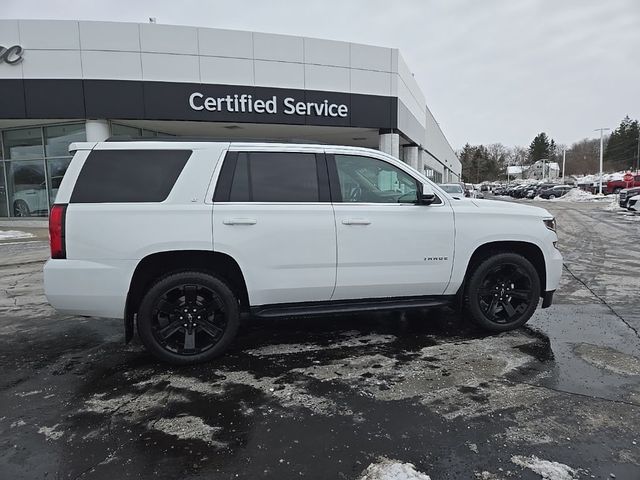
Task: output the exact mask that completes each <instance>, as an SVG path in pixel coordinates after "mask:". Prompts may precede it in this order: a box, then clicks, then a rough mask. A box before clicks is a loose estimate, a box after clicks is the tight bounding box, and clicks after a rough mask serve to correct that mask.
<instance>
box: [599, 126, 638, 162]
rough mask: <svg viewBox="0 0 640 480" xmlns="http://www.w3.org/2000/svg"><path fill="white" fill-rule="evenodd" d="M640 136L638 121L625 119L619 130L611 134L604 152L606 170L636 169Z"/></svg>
mask: <svg viewBox="0 0 640 480" xmlns="http://www.w3.org/2000/svg"><path fill="white" fill-rule="evenodd" d="M639 135H640V126H639V124H638V120H631V119H630V118H629V116H628V115H627V116H626V117H624V119H623V120H622V122H620V125H619V126H618V128H616V129H615V130H614V131H613V132H612V133H611V136H610V137H609V141H608V142H607V145H606V148H605V150H604V162H605V169H606V170H627V169H634V168H636V166H637V161H638V160H637V156H638V136H639Z"/></svg>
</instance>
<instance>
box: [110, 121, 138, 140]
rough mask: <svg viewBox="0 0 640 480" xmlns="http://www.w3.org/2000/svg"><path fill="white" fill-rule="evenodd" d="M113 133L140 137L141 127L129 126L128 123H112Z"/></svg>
mask: <svg viewBox="0 0 640 480" xmlns="http://www.w3.org/2000/svg"><path fill="white" fill-rule="evenodd" d="M111 134H112V135H128V136H130V137H139V136H140V129H139V128H136V127H129V126H127V125H120V124H119V123H112V124H111Z"/></svg>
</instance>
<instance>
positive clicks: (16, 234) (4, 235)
mask: <svg viewBox="0 0 640 480" xmlns="http://www.w3.org/2000/svg"><path fill="white" fill-rule="evenodd" d="M34 236H35V235H34V234H33V233H27V232H21V231H19V230H0V240H16V239H20V238H31V237H34Z"/></svg>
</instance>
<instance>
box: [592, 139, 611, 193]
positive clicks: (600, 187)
mask: <svg viewBox="0 0 640 480" xmlns="http://www.w3.org/2000/svg"><path fill="white" fill-rule="evenodd" d="M598 130H599V131H600V181H599V182H598V183H599V185H600V186H599V187H598V194H599V195H602V136H603V135H604V131H605V130H611V129H610V128H596V129H595V130H594V132H597V131H598Z"/></svg>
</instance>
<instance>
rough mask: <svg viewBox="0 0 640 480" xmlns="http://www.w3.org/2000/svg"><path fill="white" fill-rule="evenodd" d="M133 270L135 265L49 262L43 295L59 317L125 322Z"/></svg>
mask: <svg viewBox="0 0 640 480" xmlns="http://www.w3.org/2000/svg"><path fill="white" fill-rule="evenodd" d="M134 268H135V262H133V261H112V262H109V263H98V262H92V261H87V260H49V261H47V263H46V264H45V266H44V293H45V295H46V297H47V300H48V301H49V303H50V304H51V306H52V307H53V308H55V309H56V310H57V311H58V312H60V313H63V314H66V315H82V316H90V317H104V318H119V319H122V318H124V307H125V302H126V299H127V292H128V290H129V281H130V280H131V275H132V272H133V269H134Z"/></svg>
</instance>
